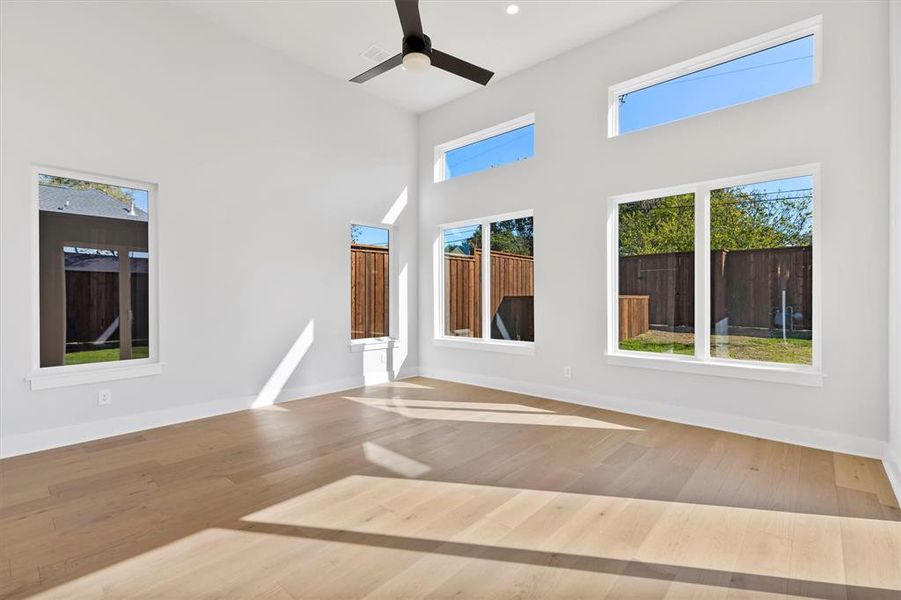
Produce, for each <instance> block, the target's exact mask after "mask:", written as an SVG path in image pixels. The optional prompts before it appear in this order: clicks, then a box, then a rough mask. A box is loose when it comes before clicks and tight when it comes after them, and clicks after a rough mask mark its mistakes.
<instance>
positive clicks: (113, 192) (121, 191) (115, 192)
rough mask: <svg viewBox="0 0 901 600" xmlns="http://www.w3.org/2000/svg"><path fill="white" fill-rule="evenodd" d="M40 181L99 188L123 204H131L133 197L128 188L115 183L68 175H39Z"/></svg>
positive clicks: (73, 187) (77, 187)
mask: <svg viewBox="0 0 901 600" xmlns="http://www.w3.org/2000/svg"><path fill="white" fill-rule="evenodd" d="M40 182H41V184H43V185H52V186H56V187H65V188H72V189H75V190H99V191H101V192H103V193H104V194H106V195H107V196H110V197H112V198H115V199H116V200H118V201H119V202H121V203H122V204H124V205H125V206H131V203H132V202H133V201H134V199H135V197H134V192H132V191H131V190H130V189H128V188H123V187H119V186H117V185H107V184H105V183H96V182H93V181H82V180H81V179H70V178H68V177H59V176H57V175H41V176H40Z"/></svg>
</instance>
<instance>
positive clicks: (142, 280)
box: [38, 174, 151, 367]
mask: <svg viewBox="0 0 901 600" xmlns="http://www.w3.org/2000/svg"><path fill="white" fill-rule="evenodd" d="M38 200H39V235H40V240H39V267H40V274H39V285H40V366H41V367H57V366H64V365H83V364H88V363H103V362H111V361H119V360H131V359H140V358H147V357H149V356H150V343H151V341H150V338H151V323H150V288H149V279H148V275H149V268H148V260H149V257H150V249H149V244H148V223H149V219H150V206H149V189H147V188H138V187H129V186H122V185H114V184H111V183H103V182H97V181H91V180H88V179H74V178H71V177H63V176H60V175H55V174H39V175H38Z"/></svg>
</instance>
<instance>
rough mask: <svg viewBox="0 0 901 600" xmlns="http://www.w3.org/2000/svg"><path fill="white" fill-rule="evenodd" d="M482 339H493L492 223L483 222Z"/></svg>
mask: <svg viewBox="0 0 901 600" xmlns="http://www.w3.org/2000/svg"><path fill="white" fill-rule="evenodd" d="M482 339H483V340H490V339H491V223H489V222H488V221H483V222H482Z"/></svg>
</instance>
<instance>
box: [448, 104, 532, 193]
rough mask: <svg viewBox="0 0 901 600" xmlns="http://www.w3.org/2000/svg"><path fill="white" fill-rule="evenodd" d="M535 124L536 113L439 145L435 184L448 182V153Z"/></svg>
mask: <svg viewBox="0 0 901 600" xmlns="http://www.w3.org/2000/svg"><path fill="white" fill-rule="evenodd" d="M534 124H535V113H529V114H527V115H523V116H521V117H516V118H515V119H511V120H509V121H504V122H503V123H500V124H498V125H494V126H492V127H488V128H486V129H482V130H480V131H476V132H475V133H470V134H468V135H464V136H463V137H459V138H457V139H455V140H451V141H449V142H445V143H443V144H439V145H437V146H435V167H434V175H435V183H439V182H442V181H448V177H447V161H446V160H445V157H446V155H447V153H448V152H451V151H452V150H456V149H457V148H462V147H463V146H469V145H470V144H475V143H476V142H481V141H482V140H487V139H489V138H493V137H497V136H499V135H503V134H505V133H507V132H510V131H513V130H514V129H520V128H522V127H527V126H529V125H534ZM530 158H531V157H530ZM474 174H475V173H472V175H474ZM454 179H456V178H454Z"/></svg>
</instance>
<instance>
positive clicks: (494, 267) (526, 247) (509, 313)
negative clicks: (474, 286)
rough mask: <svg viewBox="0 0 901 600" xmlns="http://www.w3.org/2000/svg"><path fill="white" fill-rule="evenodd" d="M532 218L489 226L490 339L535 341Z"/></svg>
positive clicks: (500, 222)
mask: <svg viewBox="0 0 901 600" xmlns="http://www.w3.org/2000/svg"><path fill="white" fill-rule="evenodd" d="M533 257H534V251H533V236H532V217H526V218H523V219H511V220H509V221H499V222H497V223H492V224H491V315H492V316H491V338H492V339H495V340H517V341H523V342H534V341H535V287H534V278H535V274H534V262H533Z"/></svg>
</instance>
